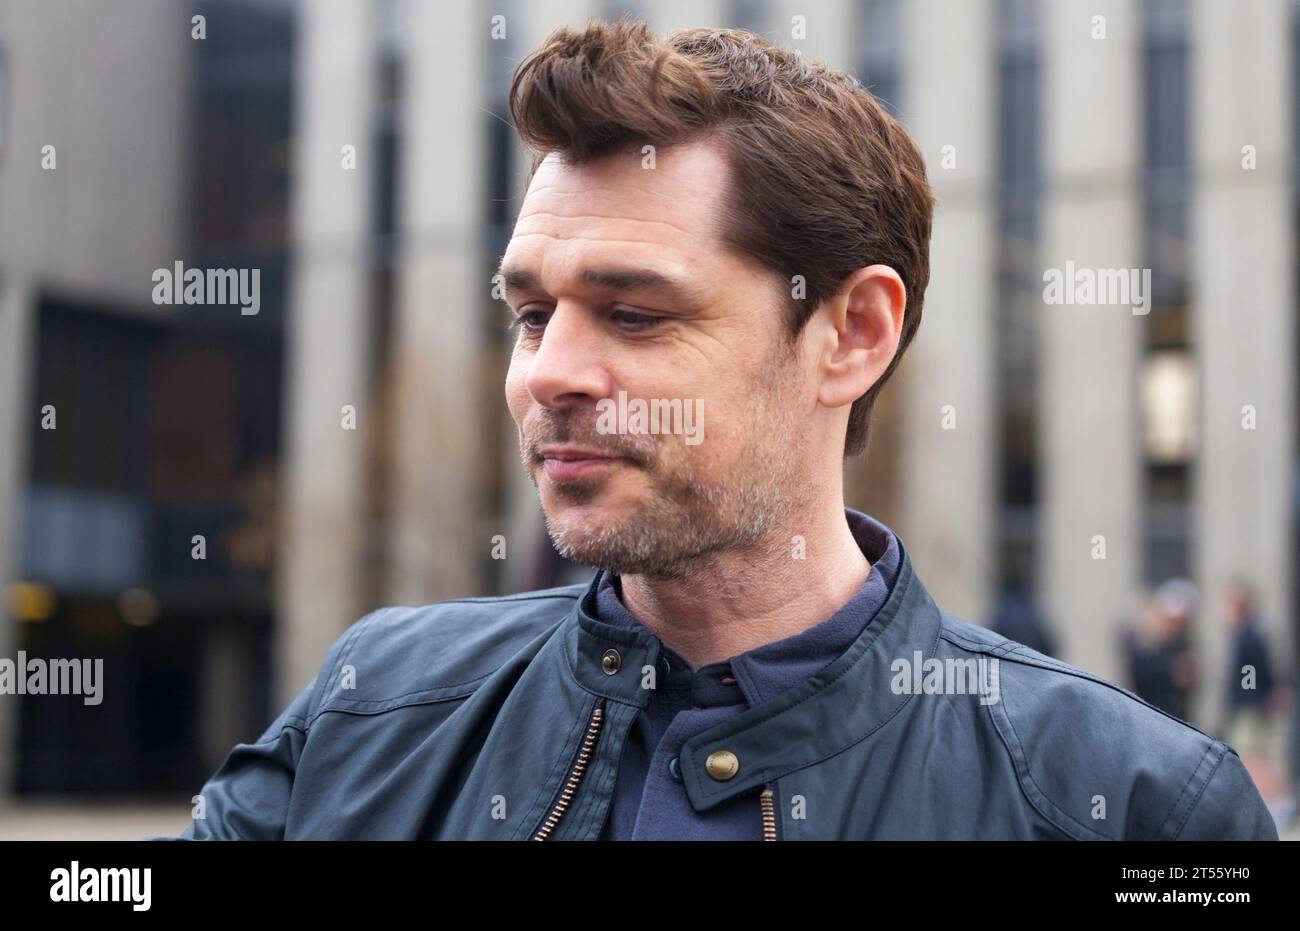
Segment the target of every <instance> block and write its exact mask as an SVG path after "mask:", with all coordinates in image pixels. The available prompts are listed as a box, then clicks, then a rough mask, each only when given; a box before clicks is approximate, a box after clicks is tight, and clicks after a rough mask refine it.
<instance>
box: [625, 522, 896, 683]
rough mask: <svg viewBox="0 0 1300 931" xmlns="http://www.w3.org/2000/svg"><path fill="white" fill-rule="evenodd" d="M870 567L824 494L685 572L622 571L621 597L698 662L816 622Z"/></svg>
mask: <svg viewBox="0 0 1300 931" xmlns="http://www.w3.org/2000/svg"><path fill="white" fill-rule="evenodd" d="M796 536H799V537H802V538H803V540H804V541H805V542H804V543H803V544H802V547H803V549H804V552H803V554H802V555H803V557H804V558H798V556H799V555H800V553H799V552H798V546H799V544H798V543H797V541H796V540H795V537H796ZM870 571H871V563H870V562H869V561H868V560H867V558H866V556H864V555H863V553H862V550H861V549H860V548H859V546H858V543H857V541H856V540H855V539H854V538H853V533H852V531H851V530H850V529H849V524H848V521H847V520H846V519H845V516H844V505H843V502H842V501H832V502H829V503H828V504H827V505H825V506H823V507H821V508H819V509H818V510H816V511H815V512H813V513H806V512H800V513H798V514H792V515H789V516H788V517H787V518H786V519H785V520H784V521H783V522H782V525H781V526H779V527H777V528H776V529H775V530H773V532H772V533H771V534H769V535H768V536H767V537H765V538H764V539H763V540H761V541H759V543H758V544H756V545H755V546H753V547H748V548H746V549H744V550H733V551H728V552H724V553H717V554H713V555H712V556H710V557H708V558H707V559H705V560H702V561H701V562H700V564H699V565H698V566H696V567H695V568H694V570H693V571H692V572H691V574H690V575H689V576H687V577H685V578H673V579H664V578H658V577H654V576H644V575H628V576H623V577H622V588H623V604H624V606H625V607H626V608H627V609H628V610H629V611H631V612H632V614H634V615H635V616H636V618H637V620H639V621H640V622H641V623H642V624H643V625H644V626H645V627H646V629H647V630H649V631H650V632H651V633H653V634H654V635H655V636H657V637H658V638H659V639H660V640H662V641H663V642H664V643H666V644H668V645H669V646H670V647H672V648H673V649H674V650H676V651H677V652H678V653H680V654H681V655H682V657H683V658H684V659H685V660H686V661H687V662H688V663H690V664H691V666H692V668H695V669H699V668H700V667H701V666H705V665H708V664H709V663H715V662H719V661H721V660H725V659H729V658H731V657H732V656H736V655H738V654H740V653H744V652H746V651H747V650H752V649H754V648H755V647H759V646H763V645H764V644H767V643H773V642H775V641H777V640H784V639H785V638H787V637H792V636H794V635H795V634H798V633H802V632H803V631H805V630H807V629H808V628H809V627H813V626H814V625H816V624H819V623H821V622H822V621H824V620H826V619H827V618H829V617H830V616H831V615H833V614H834V613H835V612H836V611H838V610H839V609H840V608H842V607H843V606H844V605H845V604H847V603H848V602H849V600H850V599H852V598H853V596H854V595H855V594H856V593H857V591H858V590H859V589H860V588H861V587H862V585H863V583H864V582H865V581H866V579H867V574H868V573H869V572H870Z"/></svg>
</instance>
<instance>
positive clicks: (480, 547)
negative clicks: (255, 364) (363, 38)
mask: <svg viewBox="0 0 1300 931" xmlns="http://www.w3.org/2000/svg"><path fill="white" fill-rule="evenodd" d="M409 12H410V23H409V27H408V42H409V45H408V48H409V53H408V56H407V64H406V75H407V83H406V99H405V106H406V112H405V123H404V126H405V133H404V136H403V139H402V154H401V157H400V159H399V161H400V165H401V172H402V177H401V183H400V185H399V190H400V191H401V192H402V193H401V195H400V204H399V220H398V222H399V225H400V228H401V252H400V259H399V267H398V276H399V284H398V299H397V308H396V318H395V326H394V334H393V347H394V348H393V358H392V359H391V363H390V364H391V365H392V367H393V371H392V376H393V377H392V382H391V383H392V385H393V386H394V395H393V408H392V411H391V414H392V424H393V429H392V432H391V441H392V454H393V471H392V474H391V476H390V480H389V484H390V488H391V495H390V499H389V500H390V504H391V511H390V515H389V519H390V529H391V537H390V541H389V554H390V555H389V558H388V568H389V576H388V586H387V598H388V600H389V601H390V602H398V603H403V604H414V603H423V602H428V601H434V600H440V599H444V598H450V597H456V596H464V595H473V594H479V593H480V592H479V591H478V588H479V578H478V568H479V566H480V565H481V563H482V560H484V559H486V558H487V556H488V554H489V552H490V549H491V536H492V534H493V533H496V532H497V531H496V530H495V529H494V528H492V527H491V526H490V525H489V524H488V523H487V522H486V521H485V520H484V519H483V510H484V507H483V502H482V501H480V498H481V496H482V491H481V488H480V481H479V479H480V475H481V474H482V472H483V469H482V459H483V457H485V456H488V455H493V456H495V455H496V454H497V450H498V448H499V447H498V434H497V433H496V431H495V430H489V429H488V424H489V423H494V422H495V420H494V419H493V412H492V410H491V409H490V408H489V405H496V404H500V403H504V402H503V401H501V400H500V398H501V397H502V395H501V393H500V386H499V385H495V384H485V382H486V381H487V380H486V379H485V378H483V377H482V373H483V372H484V371H485V370H487V369H488V368H489V367H488V366H487V364H486V363H487V361H488V355H487V353H488V352H490V347H489V346H488V344H487V342H486V339H485V331H486V329H487V318H486V316H485V315H486V314H487V313H488V312H489V308H488V307H487V306H486V305H487V302H488V301H490V300H491V289H492V282H491V277H492V268H491V267H490V265H491V263H490V260H489V258H488V257H487V256H486V255H485V254H484V250H483V249H482V247H481V241H482V238H483V237H482V227H483V219H484V217H485V216H486V214H487V204H486V197H487V189H486V176H485V173H484V167H485V163H486V151H485V149H486V146H485V142H486V139H487V130H488V126H487V121H488V120H491V119H496V118H500V117H499V116H494V115H493V114H492V113H491V112H490V110H489V108H488V107H487V105H486V104H487V101H486V100H485V90H484V89H485V86H486V82H487V80H488V78H489V71H488V68H487V63H486V60H485V59H486V55H487V54H488V53H487V51H486V48H487V46H488V44H489V43H490V42H492V41H493V40H492V39H491V38H490V30H491V23H490V21H489V18H488V17H486V16H481V15H480V13H479V8H478V7H477V6H476V5H474V4H450V5H446V6H442V5H438V4H432V3H413V4H411V5H410V11H409Z"/></svg>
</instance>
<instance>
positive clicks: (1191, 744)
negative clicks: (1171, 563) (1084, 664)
mask: <svg viewBox="0 0 1300 931" xmlns="http://www.w3.org/2000/svg"><path fill="white" fill-rule="evenodd" d="M511 110H512V115H513V117H514V123H515V125H516V127H517V129H518V131H519V133H520V134H521V136H522V137H523V139H524V141H525V142H527V143H528V144H529V145H530V146H531V147H532V148H533V149H534V150H535V152H536V155H537V158H536V161H535V163H534V170H533V174H532V175H531V177H530V181H529V187H528V190H527V195H526V197H525V200H524V202H523V204H522V206H521V209H520V213H519V218H518V221H517V225H516V227H515V229H514V235H513V238H512V239H511V241H510V244H509V247H508V248H507V250H506V253H505V256H504V258H503V261H502V266H501V270H500V279H499V281H500V282H501V283H502V284H503V285H504V288H505V296H506V299H507V301H508V303H509V305H510V307H511V309H512V311H513V314H514V317H515V324H516V326H517V330H518V335H517V342H516V346H515V350H514V355H513V360H512V364H511V367H510V371H509V375H508V377H507V382H506V397H507V401H508V404H509V407H510V411H511V413H512V415H513V417H514V419H515V422H516V424H517V425H518V428H519V441H520V448H521V452H522V456H523V464H524V467H525V468H526V469H527V471H528V474H529V475H530V477H531V478H532V480H533V481H534V483H535V484H536V485H537V488H538V493H539V497H540V500H541V505H542V508H543V510H544V512H545V516H546V523H547V529H548V531H549V533H550V535H551V538H552V540H553V541H554V543H555V545H556V547H557V549H558V550H559V551H560V552H561V553H563V554H564V555H565V556H568V557H570V558H572V559H575V560H578V561H581V562H584V563H587V564H589V565H592V566H595V567H597V568H598V569H599V572H598V573H597V574H596V575H595V577H594V578H593V579H592V581H591V583H590V584H587V585H575V586H570V587H565V588H558V589H551V590H547V591H538V592H530V593H527V594H523V595H515V596H511V597H506V598H482V599H467V600H461V601H455V602H447V603H443V604H438V605H432V606H426V607H402V608H389V609H385V610H380V611H377V612H375V613H373V614H371V615H369V616H367V617H366V618H364V619H362V620H361V621H360V622H358V623H357V624H356V625H354V626H353V627H352V628H351V629H350V630H349V631H348V632H347V633H346V634H345V635H344V636H343V637H342V638H341V639H340V640H339V641H338V642H337V643H336V644H335V645H334V646H333V647H332V649H331V650H330V652H329V655H328V657H327V658H326V660H325V664H324V666H323V667H322V669H321V672H320V674H319V675H318V676H317V678H316V679H315V680H313V682H312V684H311V685H309V686H308V687H307V689H306V690H304V691H303V692H302V694H301V695H299V696H298V698H297V699H295V700H294V702H293V703H292V704H291V705H290V706H289V707H288V708H287V709H285V711H284V712H283V713H282V714H281V716H280V717H279V718H278V719H277V720H276V721H275V722H274V723H273V724H272V725H271V726H270V728H269V729H268V730H267V731H266V733H265V734H264V735H263V736H262V737H261V739H260V740H258V741H257V742H255V743H252V744H241V745H239V746H237V747H236V748H235V749H234V750H233V751H232V752H231V754H230V756H229V757H228V759H227V760H226V761H225V763H224V764H223V766H222V767H221V769H220V770H219V771H218V772H217V773H216V774H215V775H214V776H213V777H212V779H211V780H210V781H209V782H208V784H207V785H206V786H205V787H204V789H203V792H202V799H201V808H202V811H201V814H202V817H196V819H195V821H194V823H193V824H192V825H191V826H190V827H189V828H188V829H187V830H186V832H185V836H186V837H193V838H223V837H244V838H475V839H502V840H506V839H519V840H522V839H529V838H532V839H537V840H545V839H556V840H558V839H601V838H605V839H627V838H636V839H641V838H644V839H658V838H710V839H760V838H762V839H770V840H793V839H805V838H844V839H869V838H988V839H1005V838H1023V839H1066V838H1073V839H1081V840H1082V839H1117V838H1125V839H1129V838H1131V839H1139V838H1165V839H1176V838H1185V839H1191V838H1196V839H1207V838H1260V839H1265V838H1266V839H1275V838H1276V836H1277V835H1276V831H1275V828H1274V826H1273V824H1272V822H1271V821H1270V819H1269V816H1268V813H1267V811H1266V810H1265V809H1264V807H1263V805H1262V803H1261V801H1260V798H1259V795H1258V793H1257V792H1256V791H1255V788H1254V786H1253V785H1252V784H1251V782H1250V779H1249V777H1248V776H1247V775H1246V772H1245V770H1244V769H1243V767H1242V765H1241V762H1240V760H1239V759H1238V758H1237V755H1236V754H1235V753H1234V752H1233V751H1232V750H1231V749H1230V748H1229V747H1228V746H1226V745H1225V744H1223V743H1220V742H1218V741H1216V740H1214V739H1212V738H1210V737H1209V736H1207V735H1206V734H1204V733H1202V732H1201V731H1199V730H1197V729H1195V728H1193V727H1191V726H1189V725H1187V724H1184V723H1182V722H1180V721H1178V720H1176V719H1174V718H1172V717H1170V716H1168V715H1166V714H1164V713H1162V712H1160V711H1159V710H1157V709H1155V708H1152V707H1151V706H1149V705H1147V704H1146V703H1144V702H1142V701H1141V700H1139V699H1137V698H1136V697H1135V696H1133V695H1131V694H1130V693H1128V692H1126V691H1124V690H1122V689H1120V688H1118V687H1116V686H1113V685H1111V684H1109V683H1106V682H1103V681H1101V680H1099V679H1097V678H1095V677H1092V676H1090V675H1087V674H1086V673H1083V672H1080V671H1079V670H1077V669H1073V668H1072V667H1070V666H1067V665H1065V664H1064V663H1061V662H1058V661H1056V660H1053V659H1050V658H1049V657H1046V656H1044V655H1042V654H1040V653H1036V652H1034V651H1032V650H1030V649H1028V648H1026V647H1023V646H1021V645H1019V644H1017V643H1014V642H1012V641H1009V640H1007V639H1005V638H1002V637H1000V636H997V635H996V634H993V633H991V632H989V631H986V630H985V629H983V628H980V627H977V626H973V625H971V624H967V623H964V622H962V621H959V620H957V619H955V618H953V617H951V616H949V615H947V614H945V613H944V612H943V611H942V610H941V609H940V608H938V607H937V606H936V605H935V604H934V602H933V601H932V600H931V599H930V597H929V595H928V594H927V593H926V590H925V588H924V586H923V585H922V584H921V581H920V579H919V578H918V577H917V575H916V573H915V571H914V569H913V567H912V565H911V563H910V561H909V559H908V555H907V551H906V549H905V548H904V547H903V544H902V542H901V541H900V540H899V539H898V538H897V537H896V536H895V535H894V534H893V533H892V532H891V531H890V530H888V529H887V528H886V527H884V526H883V525H881V524H880V523H878V522H877V521H875V520H873V519H871V518H869V517H867V516H866V515H864V514H860V513H858V512H856V511H852V510H846V509H845V507H844V501H843V489H842V469H843V460H844V457H845V456H846V455H852V454H856V453H860V452H861V451H862V450H863V449H864V448H865V445H866V438H867V424H868V419H869V415H870V411H871V406H872V403H873V402H874V400H875V398H876V396H877V394H878V393H879V391H880V389H881V387H882V385H883V384H884V383H885V381H886V380H887V378H888V376H889V375H890V373H891V372H892V371H893V369H894V367H895V366H896V365H897V364H898V361H899V358H900V357H901V355H902V353H903V351H904V349H905V348H906V346H907V344H908V343H909V342H910V341H911V339H912V337H913V335H914V334H915V333H916V330H917V326H918V325H919V322H920V315H921V304H922V296H923V294H924V290H925V286H926V283H927V281H928V278H929V268H928V261H929V260H928V249H929V237H930V226H931V217H932V207H933V197H932V194H931V191H930V188H929V186H928V184H927V182H926V177H925V168H924V164H923V160H922V157H921V155H920V153H919V152H918V150H917V148H916V146H915V145H914V144H913V143H912V142H911V140H910V139H909V138H908V137H907V135H906V133H905V132H904V131H903V130H902V128H901V127H900V126H899V124H898V123H897V122H895V121H894V120H893V119H891V118H890V117H889V116H888V115H887V114H886V113H885V112H884V111H883V110H882V109H881V107H880V106H879V105H878V104H877V103H876V101H875V100H874V99H873V98H872V97H871V95H870V94H869V93H868V92H866V91H865V90H864V89H863V88H862V87H861V86H860V85H858V84H857V83H856V82H855V81H854V80H853V79H852V78H850V77H848V76H846V75H843V74H840V73H837V72H834V71H830V70H827V69H825V68H823V67H821V66H816V65H810V64H808V63H806V62H804V61H802V60H801V59H800V58H799V57H798V56H796V55H793V54H790V53H787V52H785V51H783V50H781V49H779V48H775V47H773V46H770V45H768V44H767V43H765V42H763V41H762V40H760V39H758V38H757V37H755V36H753V35H751V34H748V33H744V32H738V31H728V30H690V31H685V32H680V33H677V34H675V35H674V36H672V37H670V38H669V39H668V40H667V41H666V42H659V41H656V40H655V38H654V37H653V36H652V35H651V34H650V33H649V32H648V30H647V29H646V28H645V26H644V25H643V24H628V23H620V24H618V25H605V24H592V25H591V26H589V27H588V28H587V29H586V30H585V31H581V32H575V31H570V30H559V31H557V32H556V33H554V34H552V36H551V37H550V38H549V39H548V40H547V41H546V42H545V44H544V45H543V46H542V47H541V48H540V49H538V50H537V51H536V52H535V53H534V54H533V55H532V56H530V57H529V58H528V59H527V60H526V61H525V62H523V63H522V64H521V66H520V68H519V70H518V72H517V73H516V76H515V81H514V85H513V87H512V89H511ZM638 405H640V406H639V407H638ZM647 410H649V411H653V412H655V413H654V416H652V417H649V418H647V416H646V411H647ZM701 414H704V415H707V423H705V421H704V420H701V419H699V416H696V417H695V419H694V421H693V422H692V423H691V424H689V425H688V424H687V420H688V415H701ZM648 425H657V426H658V428H659V429H658V431H657V432H655V431H654V430H651V429H648V428H647V427H648ZM703 426H707V429H700V428H701V427H703ZM676 428H681V429H676Z"/></svg>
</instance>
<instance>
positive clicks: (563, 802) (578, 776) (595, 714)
mask: <svg viewBox="0 0 1300 931" xmlns="http://www.w3.org/2000/svg"><path fill="white" fill-rule="evenodd" d="M604 719H605V709H604V708H603V707H602V703H601V702H597V703H596V707H595V708H593V709H592V710H591V719H590V720H589V721H588V722H587V733H586V734H584V735H583V737H582V746H580V747H579V748H578V755H577V757H576V758H575V759H574V761H573V766H572V768H571V769H570V770H569V778H568V779H566V780H564V787H563V788H562V789H561V790H560V797H559V798H557V799H556V800H555V805H554V806H553V807H552V808H551V813H550V814H549V815H547V816H546V820H545V821H543V822H542V826H541V827H539V828H538V829H537V833H536V834H534V835H533V838H532V839H533V840H546V839H547V838H548V837H550V836H551V833H552V832H553V831H554V830H555V826H556V825H557V824H559V823H560V819H561V818H563V817H564V813H565V812H566V811H568V810H569V803H570V802H572V801H573V796H574V794H575V793H576V792H577V791H578V786H579V785H581V784H582V777H583V775H584V774H585V773H586V772H587V763H588V761H589V760H590V759H591V751H592V750H593V749H594V748H595V746H596V738H597V737H599V736H600V725H601V724H602V723H603V722H604Z"/></svg>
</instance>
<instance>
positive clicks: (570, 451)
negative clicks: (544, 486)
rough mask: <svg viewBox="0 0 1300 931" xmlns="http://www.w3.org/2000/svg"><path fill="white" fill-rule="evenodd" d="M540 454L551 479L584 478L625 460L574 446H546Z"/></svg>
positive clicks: (623, 462) (624, 462)
mask: <svg viewBox="0 0 1300 931" xmlns="http://www.w3.org/2000/svg"><path fill="white" fill-rule="evenodd" d="M541 455H542V467H543V468H544V469H545V470H546V475H547V477H548V478H550V479H551V480H552V481H572V480H574V479H580V478H586V477H588V476H591V475H595V474H598V473H600V472H602V471H608V470H609V469H612V468H615V467H616V466H619V465H625V464H626V462H627V460H626V459H623V458H620V457H618V456H610V455H608V454H606V453H602V452H598V451H596V450H590V449H578V448H574V447H548V448H546V449H543V450H542V454H541Z"/></svg>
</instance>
